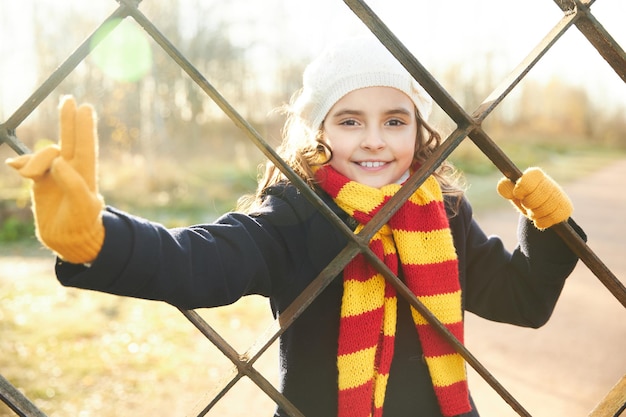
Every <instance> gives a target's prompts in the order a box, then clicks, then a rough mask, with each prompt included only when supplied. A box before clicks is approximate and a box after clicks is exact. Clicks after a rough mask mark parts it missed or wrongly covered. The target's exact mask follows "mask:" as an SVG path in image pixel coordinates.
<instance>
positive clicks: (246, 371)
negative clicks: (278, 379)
mask: <svg viewBox="0 0 626 417" xmlns="http://www.w3.org/2000/svg"><path fill="white" fill-rule="evenodd" d="M179 310H180V312H181V313H183V315H184V316H185V317H187V319H188V320H189V321H190V322H191V323H192V324H193V325H194V326H196V328H197V329H198V330H199V331H200V332H201V333H202V334H203V335H204V336H205V337H206V338H207V339H209V340H210V341H211V342H212V343H213V344H214V345H215V346H216V347H217V348H218V349H219V350H220V351H221V352H222V353H223V354H224V356H226V357H227V358H228V359H230V361H231V362H232V363H233V364H234V365H235V366H236V367H237V370H238V372H239V374H242V375H245V376H247V377H248V378H250V379H251V380H252V381H254V383H255V384H256V385H257V386H258V387H259V388H260V389H262V390H263V392H265V393H266V394H267V395H268V396H269V397H270V398H271V399H272V400H274V402H276V403H277V404H279V405H280V406H281V408H283V409H284V410H285V411H286V412H288V413H289V415H291V416H294V417H304V415H303V414H302V413H301V412H300V411H299V410H298V409H297V408H296V407H295V406H294V405H293V404H292V403H291V402H290V401H289V400H287V399H286V398H285V397H284V396H283V395H282V394H281V393H280V392H278V391H277V390H276V388H274V386H273V385H272V384H271V383H270V382H269V381H268V380H267V379H265V377H264V376H263V375H262V374H260V373H259V372H258V371H257V370H256V369H254V367H252V365H251V364H250V363H249V361H248V360H247V358H245V357H243V356H240V355H239V354H238V353H237V351H236V350H235V349H233V348H232V346H230V345H229V344H228V342H226V340H224V339H223V338H222V337H221V336H220V335H219V333H217V332H216V331H215V330H214V329H213V328H212V327H211V326H209V324H208V323H207V322H206V321H204V319H203V318H202V317H201V316H200V315H199V314H198V313H197V312H195V311H193V310H184V309H179ZM200 415H203V414H200Z"/></svg>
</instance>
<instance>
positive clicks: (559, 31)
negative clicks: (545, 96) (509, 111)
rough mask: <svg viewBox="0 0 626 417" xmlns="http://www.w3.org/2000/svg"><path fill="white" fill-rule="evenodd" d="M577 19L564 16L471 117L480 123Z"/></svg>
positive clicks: (572, 15)
mask: <svg viewBox="0 0 626 417" xmlns="http://www.w3.org/2000/svg"><path fill="white" fill-rule="evenodd" d="M576 19H577V15H575V14H566V15H565V16H563V18H562V19H561V20H560V21H559V22H558V23H557V24H556V25H555V26H554V27H553V28H552V29H551V30H550V32H548V34H546V36H545V37H544V38H543V39H542V40H541V41H540V42H539V43H538V44H537V45H536V46H535V47H534V48H533V50H532V51H531V52H530V53H529V54H528V55H527V56H526V57H525V58H524V59H523V60H522V62H520V63H519V65H518V66H517V67H516V68H515V69H513V71H511V73H510V74H509V75H508V76H507V77H505V78H504V79H503V80H502V81H501V82H500V84H499V85H498V86H497V87H496V88H495V89H494V90H493V92H492V93H491V94H489V96H488V97H487V98H486V99H485V100H483V102H482V103H481V104H480V105H479V106H478V108H477V109H476V110H475V111H474V113H473V114H472V116H473V117H474V119H475V120H477V121H479V122H482V121H483V120H484V119H485V118H486V117H487V116H488V115H489V114H490V113H491V112H492V111H493V109H494V108H495V107H496V106H498V104H500V102H502V100H504V98H505V97H506V96H507V95H508V94H509V93H510V92H511V91H512V90H513V88H515V87H516V86H517V84H519V82H520V81H521V80H522V79H523V78H524V77H525V76H526V74H528V72H529V71H530V70H531V69H532V67H534V66H535V64H536V63H537V62H539V60H540V59H541V58H542V57H543V56H544V55H545V54H546V52H548V50H549V49H550V48H551V47H552V46H553V45H554V44H555V43H556V41H557V40H558V39H559V38H560V37H561V36H562V35H563V34H564V33H565V32H566V31H567V29H569V28H570V26H571V25H572V24H573V23H574V22H575V20H576Z"/></svg>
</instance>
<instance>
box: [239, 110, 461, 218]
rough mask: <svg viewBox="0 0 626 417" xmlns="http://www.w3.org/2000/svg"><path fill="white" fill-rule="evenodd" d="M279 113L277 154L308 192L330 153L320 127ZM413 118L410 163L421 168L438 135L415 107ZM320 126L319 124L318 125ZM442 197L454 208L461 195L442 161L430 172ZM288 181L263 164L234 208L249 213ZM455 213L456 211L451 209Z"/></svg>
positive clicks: (438, 142) (292, 114) (438, 140)
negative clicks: (283, 117)
mask: <svg viewBox="0 0 626 417" xmlns="http://www.w3.org/2000/svg"><path fill="white" fill-rule="evenodd" d="M282 112H283V113H284V114H286V115H287V119H286V121H285V124H284V126H283V129H282V132H281V133H282V138H283V139H282V143H281V144H280V146H279V147H278V148H277V153H278V155H279V156H280V157H281V158H282V159H283V160H284V161H285V163H286V164H287V165H288V166H289V167H291V169H292V170H293V171H294V172H295V173H296V174H298V175H299V176H300V177H301V178H302V179H303V180H304V181H305V182H306V183H307V184H308V185H309V187H311V188H312V189H315V188H316V183H317V181H316V179H315V174H314V168H315V167H318V166H321V165H325V164H327V163H328V162H330V160H331V159H332V157H333V151H332V149H331V148H330V147H329V146H328V144H327V143H326V142H324V140H323V133H324V131H323V128H322V127H321V126H320V128H319V129H317V130H316V131H312V129H310V128H309V127H308V126H307V124H306V122H305V121H304V120H302V118H301V117H300V116H299V115H298V114H297V113H295V112H293V111H291V110H290V108H289V107H283V108H282ZM415 116H416V120H417V123H418V125H419V126H420V128H419V129H417V136H416V138H415V153H414V156H413V162H414V163H415V164H417V166H420V165H422V164H423V163H424V162H425V161H426V160H428V158H429V157H430V156H431V155H432V154H433V152H434V151H435V149H436V148H437V147H438V146H439V145H441V142H442V138H441V135H440V134H439V133H438V132H437V131H436V130H435V129H434V128H432V127H431V126H430V125H429V124H428V123H427V122H426V121H425V120H423V118H422V117H421V115H420V113H419V111H418V110H417V108H416V109H415ZM322 126H323V122H322ZM434 175H435V178H437V180H438V182H439V184H440V186H441V190H442V192H443V194H444V195H451V196H454V197H456V198H454V199H453V200H455V201H456V202H457V203H456V204H455V205H454V206H453V208H455V207H457V206H458V202H459V201H460V197H461V196H462V195H463V193H464V188H463V186H462V185H461V184H462V176H461V174H460V172H459V171H457V170H456V169H455V168H454V166H453V165H452V164H450V163H449V162H448V161H444V162H443V163H442V164H441V165H440V166H439V167H438V168H437V169H436V170H435V172H434ZM285 181H288V180H287V178H286V176H285V175H284V174H283V172H282V171H281V170H280V169H279V168H278V167H277V166H276V165H274V163H272V162H271V161H267V163H266V164H265V169H264V172H263V173H262V175H261V176H260V178H259V181H258V186H257V190H256V192H255V193H254V194H251V195H245V196H243V197H241V198H240V199H239V201H238V204H237V209H238V210H240V211H244V212H251V211H253V210H254V209H256V208H258V207H259V206H260V204H261V203H262V200H263V197H264V195H265V192H266V190H267V189H268V188H269V187H271V186H273V185H276V184H278V183H280V182H285ZM453 211H454V212H456V210H453Z"/></svg>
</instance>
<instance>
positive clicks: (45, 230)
mask: <svg viewBox="0 0 626 417" xmlns="http://www.w3.org/2000/svg"><path fill="white" fill-rule="evenodd" d="M60 119H61V120H60V139H59V142H60V146H57V145H50V146H48V147H46V148H43V149H41V150H39V151H37V152H36V153H34V154H30V155H22V156H19V157H17V158H13V159H8V160H7V161H6V162H7V164H8V165H9V166H11V167H13V168H15V169H16V170H17V172H18V173H19V174H20V175H21V176H23V177H24V178H30V179H32V180H33V186H32V188H31V196H32V209H33V214H34V216H35V226H36V232H37V237H38V238H39V240H40V241H41V243H43V244H44V245H45V246H46V247H48V248H49V249H51V250H52V251H54V252H55V253H56V254H57V255H58V256H59V257H61V258H62V259H64V260H66V261H68V262H71V263H76V264H80V263H88V262H91V261H93V260H94V259H95V258H96V257H97V255H98V253H99V252H100V249H101V247H102V243H103V241H104V226H103V224H102V209H103V208H104V202H103V199H102V197H101V196H100V195H99V194H98V184H97V180H96V163H97V153H98V149H97V145H98V143H97V134H96V123H95V115H94V111H93V109H92V108H91V106H89V105H82V106H80V107H78V108H77V107H76V101H75V100H74V98H73V97H71V96H66V97H63V98H62V99H61V105H60Z"/></svg>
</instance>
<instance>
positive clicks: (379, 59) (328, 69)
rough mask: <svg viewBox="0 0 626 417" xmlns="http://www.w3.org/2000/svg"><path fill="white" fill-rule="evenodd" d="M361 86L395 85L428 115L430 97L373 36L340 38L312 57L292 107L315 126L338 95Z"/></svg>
mask: <svg viewBox="0 0 626 417" xmlns="http://www.w3.org/2000/svg"><path fill="white" fill-rule="evenodd" d="M365 87H393V88H397V89H398V90H400V91H402V92H404V93H405V94H406V95H408V96H409V97H410V98H411V100H413V103H415V106H416V107H417V109H418V111H419V113H420V115H421V116H422V118H423V119H424V120H427V119H428V116H429V115H430V111H431V109H432V99H431V97H430V96H429V95H428V93H426V91H425V90H424V88H423V87H422V86H421V85H419V84H418V83H417V82H416V81H415V80H414V79H413V77H412V76H411V74H409V72H408V71H407V70H406V69H405V68H404V67H403V66H402V64H400V62H398V60H397V59H396V58H395V57H394V56H393V55H392V54H391V53H390V52H389V51H388V50H387V49H386V48H385V46H384V45H383V44H381V43H380V42H379V41H378V39H376V38H374V37H357V38H349V39H346V40H343V41H341V42H338V43H336V44H333V45H332V46H330V47H329V48H327V49H326V50H324V51H323V52H322V54H321V55H320V56H318V57H317V58H316V59H315V60H313V61H312V62H311V63H310V64H309V65H308V66H307V67H306V69H305V71H304V74H303V87H302V92H301V94H300V96H299V97H298V98H297V99H296V101H295V102H294V104H293V111H294V112H295V113H297V114H298V115H300V117H301V118H302V119H303V120H304V121H305V123H306V124H307V125H308V126H309V128H311V129H313V130H317V129H319V127H320V125H321V124H322V122H323V121H324V118H325V117H326V114H327V113H328V111H329V110H330V109H331V107H332V106H333V105H334V104H335V103H336V102H337V101H339V99H341V98H342V97H343V96H345V95H346V94H348V93H349V92H351V91H354V90H357V89H359V88H365Z"/></svg>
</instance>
